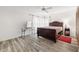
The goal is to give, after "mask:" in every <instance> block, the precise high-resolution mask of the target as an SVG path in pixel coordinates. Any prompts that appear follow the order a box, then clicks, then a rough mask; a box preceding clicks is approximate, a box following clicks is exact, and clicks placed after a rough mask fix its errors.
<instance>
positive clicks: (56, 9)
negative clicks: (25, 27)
mask: <svg viewBox="0 0 79 59" xmlns="http://www.w3.org/2000/svg"><path fill="white" fill-rule="evenodd" d="M47 7H49V6H47ZM51 7H52V9H48V10H47V11H48V13H46V12H44V11H42V10H41V9H42V6H4V7H0V10H7V11H9V12H10V11H11V12H12V11H15V12H22V13H28V14H34V15H51V14H55V13H60V12H65V11H70V10H72V9H74V8H75V7H73V6H51Z"/></svg>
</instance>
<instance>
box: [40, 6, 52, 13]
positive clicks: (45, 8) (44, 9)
mask: <svg viewBox="0 0 79 59" xmlns="http://www.w3.org/2000/svg"><path fill="white" fill-rule="evenodd" d="M49 9H52V7H46V6H44V7H42V9H41V10H42V11H44V12H46V13H48V10H49Z"/></svg>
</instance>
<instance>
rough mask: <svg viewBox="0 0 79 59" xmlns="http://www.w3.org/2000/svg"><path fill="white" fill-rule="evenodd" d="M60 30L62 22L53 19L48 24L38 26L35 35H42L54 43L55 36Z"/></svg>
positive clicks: (61, 29)
mask: <svg viewBox="0 0 79 59" xmlns="http://www.w3.org/2000/svg"><path fill="white" fill-rule="evenodd" d="M61 31H63V22H59V21H53V22H51V23H49V26H46V27H38V28H37V36H38V37H39V36H42V37H44V38H47V39H50V40H52V41H54V42H55V43H56V37H57V35H58V33H60V32H61Z"/></svg>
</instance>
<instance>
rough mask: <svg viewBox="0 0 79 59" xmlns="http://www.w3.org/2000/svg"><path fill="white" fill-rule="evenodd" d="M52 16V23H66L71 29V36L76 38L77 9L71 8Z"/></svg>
mask: <svg viewBox="0 0 79 59" xmlns="http://www.w3.org/2000/svg"><path fill="white" fill-rule="evenodd" d="M51 15H52V16H51V20H50V22H52V21H55V20H57V21H62V22H64V24H65V23H66V24H67V26H68V27H69V28H70V35H71V36H72V37H76V7H70V8H69V9H65V10H62V11H61V12H58V13H54V14H51Z"/></svg>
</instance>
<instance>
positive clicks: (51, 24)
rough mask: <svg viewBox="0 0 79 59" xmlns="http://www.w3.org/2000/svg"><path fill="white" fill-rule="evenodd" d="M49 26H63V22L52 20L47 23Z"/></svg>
mask: <svg viewBox="0 0 79 59" xmlns="http://www.w3.org/2000/svg"><path fill="white" fill-rule="evenodd" d="M49 26H57V27H63V22H59V21H53V22H50V23H49Z"/></svg>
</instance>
